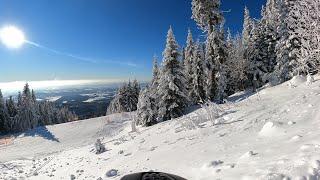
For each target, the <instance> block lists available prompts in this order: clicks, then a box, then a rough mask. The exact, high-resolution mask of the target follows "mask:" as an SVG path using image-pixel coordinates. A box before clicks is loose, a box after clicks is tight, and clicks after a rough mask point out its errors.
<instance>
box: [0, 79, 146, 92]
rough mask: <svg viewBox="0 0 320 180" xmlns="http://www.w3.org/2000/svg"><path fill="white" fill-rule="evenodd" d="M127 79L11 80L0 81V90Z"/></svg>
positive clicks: (117, 81)
mask: <svg viewBox="0 0 320 180" xmlns="http://www.w3.org/2000/svg"><path fill="white" fill-rule="evenodd" d="M127 81H129V79H82V80H45V81H11V82H0V90H1V91H2V92H3V93H8V92H19V91H21V90H22V89H23V87H24V85H25V84H26V83H28V84H29V86H30V88H31V89H34V90H42V89H58V88H62V87H63V88H66V87H78V86H87V85H93V86H98V85H112V84H122V83H124V82H127ZM147 81H148V80H142V81H141V82H147Z"/></svg>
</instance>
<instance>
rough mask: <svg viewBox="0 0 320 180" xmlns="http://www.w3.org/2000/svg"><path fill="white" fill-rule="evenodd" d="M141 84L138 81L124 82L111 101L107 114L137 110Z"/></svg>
mask: <svg viewBox="0 0 320 180" xmlns="http://www.w3.org/2000/svg"><path fill="white" fill-rule="evenodd" d="M139 93H140V85H139V83H138V81H136V80H135V81H134V82H133V83H131V82H130V81H129V82H128V83H127V84H124V85H123V86H121V87H120V88H119V89H118V92H117V93H116V95H115V97H114V98H113V100H112V101H111V102H110V104H109V106H108V109H107V114H113V113H120V112H131V111H135V110H137V103H138V97H139Z"/></svg>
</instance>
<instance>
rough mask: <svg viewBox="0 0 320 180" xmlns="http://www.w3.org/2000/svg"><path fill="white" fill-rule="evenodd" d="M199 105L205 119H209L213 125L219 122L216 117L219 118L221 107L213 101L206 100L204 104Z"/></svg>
mask: <svg viewBox="0 0 320 180" xmlns="http://www.w3.org/2000/svg"><path fill="white" fill-rule="evenodd" d="M201 107H202V109H203V110H204V111H205V113H206V115H207V116H206V119H207V120H208V121H211V122H212V124H213V125H215V124H217V123H219V121H217V118H219V117H220V115H221V114H222V112H223V109H222V108H221V107H219V106H218V105H217V104H215V103H213V102H206V103H205V104H202V105H201Z"/></svg>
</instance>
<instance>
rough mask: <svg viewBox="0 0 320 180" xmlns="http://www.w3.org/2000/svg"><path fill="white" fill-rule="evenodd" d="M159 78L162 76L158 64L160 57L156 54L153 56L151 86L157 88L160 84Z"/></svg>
mask: <svg viewBox="0 0 320 180" xmlns="http://www.w3.org/2000/svg"><path fill="white" fill-rule="evenodd" d="M159 78H160V70H159V65H158V58H157V57H156V56H154V57H153V67H152V81H151V87H152V88H155V89H156V88H157V87H158V85H159Z"/></svg>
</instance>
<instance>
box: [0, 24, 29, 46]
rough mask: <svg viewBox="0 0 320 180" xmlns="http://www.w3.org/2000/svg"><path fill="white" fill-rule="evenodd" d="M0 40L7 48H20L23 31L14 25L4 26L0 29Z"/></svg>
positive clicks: (23, 39) (24, 40) (23, 38)
mask: <svg viewBox="0 0 320 180" xmlns="http://www.w3.org/2000/svg"><path fill="white" fill-rule="evenodd" d="M0 40H1V42H2V43H3V44H4V45H5V46H6V47H8V48H13V49H17V48H20V47H21V46H22V45H23V44H24V43H25V42H26V39H25V36H24V33H23V32H22V31H21V30H20V29H19V28H17V27H15V26H11V25H10V26H5V27H3V28H1V29H0Z"/></svg>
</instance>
